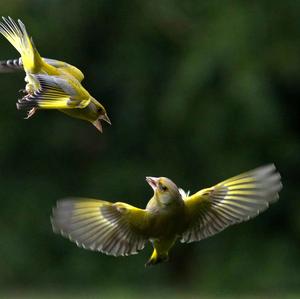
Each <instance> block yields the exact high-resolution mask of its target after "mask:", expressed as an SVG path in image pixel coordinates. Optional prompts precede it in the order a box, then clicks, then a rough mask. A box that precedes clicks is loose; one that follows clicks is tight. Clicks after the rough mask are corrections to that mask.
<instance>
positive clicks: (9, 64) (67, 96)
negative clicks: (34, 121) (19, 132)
mask: <svg viewBox="0 0 300 299" xmlns="http://www.w3.org/2000/svg"><path fill="white" fill-rule="evenodd" d="M2 19H3V22H0V33H1V34H2V35H3V36H4V37H5V38H6V39H7V40H8V41H9V42H10V43H11V44H12V45H13V46H14V47H15V48H16V50H17V51H18V52H19V53H20V55H21V57H20V58H19V59H13V60H7V61H0V72H8V71H14V70H24V71H25V73H26V77H25V81H26V82H27V84H26V87H25V90H26V92H27V93H28V94H27V95H25V96H24V97H23V98H22V99H20V100H18V102H17V108H18V109H24V110H27V111H28V117H27V118H29V117H31V116H32V115H33V114H34V113H35V112H36V111H37V110H38V109H57V110H59V111H61V112H63V113H65V114H67V115H69V116H71V117H75V118H79V119H82V120H86V121H89V122H91V123H92V124H93V125H94V126H95V127H96V128H97V129H98V130H99V131H101V132H102V125H101V120H104V121H106V122H107V123H109V124H110V120H109V118H108V116H107V113H106V110H105V108H104V106H103V105H102V104H100V103H99V102H98V101H97V100H96V99H95V98H93V97H92V96H91V95H90V94H89V92H88V91H87V90H86V89H85V88H84V87H83V86H82V84H81V81H82V80H83V78H84V75H83V73H82V72H81V71H80V70H79V69H78V68H76V67H74V66H72V65H70V64H68V63H66V62H62V61H58V60H54V59H49V58H43V57H41V56H40V54H39V52H38V51H37V49H36V47H35V45H34V43H33V41H32V39H31V38H30V37H29V35H28V33H27V31H26V28H25V25H24V24H23V23H22V22H21V21H20V20H18V22H15V21H14V20H13V19H12V18H10V17H8V18H4V17H2Z"/></svg>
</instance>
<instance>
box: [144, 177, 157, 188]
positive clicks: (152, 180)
mask: <svg viewBox="0 0 300 299" xmlns="http://www.w3.org/2000/svg"><path fill="white" fill-rule="evenodd" d="M146 181H147V183H148V184H149V185H150V186H151V188H152V189H153V190H154V191H155V190H156V188H157V185H158V181H159V178H155V177H151V176H147V177H146Z"/></svg>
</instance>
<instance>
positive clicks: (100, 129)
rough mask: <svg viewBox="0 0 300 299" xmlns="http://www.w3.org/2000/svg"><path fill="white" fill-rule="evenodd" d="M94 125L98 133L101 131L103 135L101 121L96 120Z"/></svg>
mask: <svg viewBox="0 0 300 299" xmlns="http://www.w3.org/2000/svg"><path fill="white" fill-rule="evenodd" d="M92 124H93V125H94V126H95V127H96V128H97V130H98V131H100V132H101V133H102V132H103V130H102V125H101V121H100V119H97V120H95V121H94V122H92Z"/></svg>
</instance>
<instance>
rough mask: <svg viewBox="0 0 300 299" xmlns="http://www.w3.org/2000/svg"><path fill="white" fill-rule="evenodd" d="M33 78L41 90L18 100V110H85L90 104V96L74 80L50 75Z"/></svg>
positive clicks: (34, 76)
mask: <svg viewBox="0 0 300 299" xmlns="http://www.w3.org/2000/svg"><path fill="white" fill-rule="evenodd" d="M31 76H32V77H33V78H34V79H35V80H36V81H37V82H38V83H39V85H40V88H39V89H38V90H37V91H35V92H34V93H32V94H29V95H27V96H25V97H23V98H22V99H20V100H18V102H17V108H18V109H27V110H28V109H31V108H39V109H74V108H85V107H86V106H87V105H88V104H89V103H90V96H89V94H88V93H87V92H86V91H85V90H83V88H82V89H80V88H79V87H78V86H77V84H75V83H76V82H73V81H72V80H67V79H63V78H60V77H57V76H48V75H31Z"/></svg>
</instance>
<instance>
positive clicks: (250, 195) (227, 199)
mask: <svg viewBox="0 0 300 299" xmlns="http://www.w3.org/2000/svg"><path fill="white" fill-rule="evenodd" d="M281 188H282V184H281V181H280V175H279V173H278V172H277V171H276V168H275V166H274V165H273V164H272V165H267V166H263V167H260V168H257V169H254V170H252V171H249V172H246V173H243V174H240V175H238V176H235V177H233V178H230V179H228V180H226V181H223V182H221V183H219V184H217V185H215V186H213V187H211V188H207V189H203V190H201V191H199V192H197V193H195V194H193V195H191V196H188V197H186V198H185V201H184V202H185V207H186V217H187V218H186V221H187V223H189V228H188V229H187V230H186V231H185V232H184V233H183V234H182V236H181V242H188V243H189V242H194V241H200V240H202V239H205V238H207V237H210V236H212V235H214V234H216V233H218V232H220V231H222V230H224V229H225V228H226V227H228V226H229V225H232V224H235V223H239V222H242V221H247V220H249V219H251V218H253V217H255V216H257V215H258V214H259V213H261V212H263V211H264V210H266V209H267V208H268V207H269V204H270V203H273V202H275V201H276V200H277V199H278V198H279V196H278V192H279V191H280V190H281Z"/></svg>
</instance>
